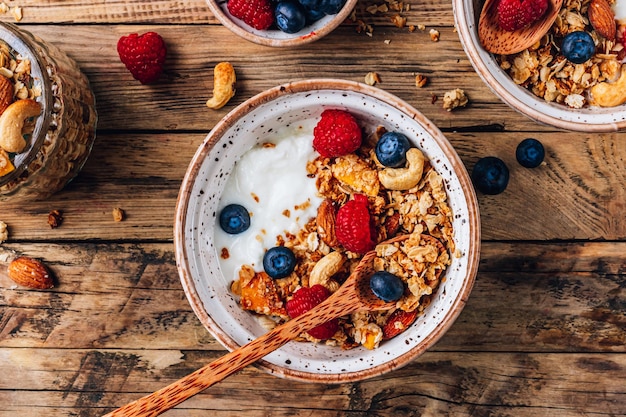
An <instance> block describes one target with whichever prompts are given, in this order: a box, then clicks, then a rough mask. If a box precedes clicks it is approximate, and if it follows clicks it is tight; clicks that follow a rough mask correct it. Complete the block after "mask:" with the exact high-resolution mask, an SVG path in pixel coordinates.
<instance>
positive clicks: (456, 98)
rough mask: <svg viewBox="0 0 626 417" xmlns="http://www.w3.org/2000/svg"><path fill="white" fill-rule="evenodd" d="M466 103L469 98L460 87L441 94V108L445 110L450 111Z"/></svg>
mask: <svg viewBox="0 0 626 417" xmlns="http://www.w3.org/2000/svg"><path fill="white" fill-rule="evenodd" d="M467 103H469V99H468V98H467V96H466V95H465V92H464V91H463V90H461V89H460V88H455V89H454V90H451V91H447V92H446V93H445V94H444V96H443V108H444V109H446V110H447V111H452V110H454V109H456V108H458V107H465V106H466V105H467Z"/></svg>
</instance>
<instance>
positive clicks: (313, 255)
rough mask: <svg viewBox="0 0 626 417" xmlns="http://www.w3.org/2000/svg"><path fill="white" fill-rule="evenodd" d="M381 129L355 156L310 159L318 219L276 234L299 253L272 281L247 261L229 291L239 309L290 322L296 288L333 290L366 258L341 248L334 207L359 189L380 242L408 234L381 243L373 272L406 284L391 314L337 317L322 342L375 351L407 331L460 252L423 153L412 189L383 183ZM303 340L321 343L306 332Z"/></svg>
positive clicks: (437, 179)
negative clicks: (318, 202)
mask: <svg viewBox="0 0 626 417" xmlns="http://www.w3.org/2000/svg"><path fill="white" fill-rule="evenodd" d="M384 131H385V130H384V129H382V128H380V127H379V128H378V129H377V130H376V132H374V133H372V134H371V135H370V136H369V137H368V138H367V139H366V140H365V141H364V143H363V144H362V145H361V147H360V148H359V149H357V150H356V151H355V152H354V153H351V154H348V155H345V156H342V157H337V158H326V157H322V156H319V157H318V158H316V159H314V160H312V161H309V163H308V164H307V172H308V175H309V176H310V177H312V178H315V179H316V187H317V191H318V193H319V195H320V196H321V197H323V198H324V200H323V203H322V204H321V205H320V206H319V208H318V212H317V217H316V218H313V219H311V220H310V221H309V222H308V223H306V225H305V226H304V227H303V228H302V229H301V230H300V231H298V233H296V234H287V235H286V236H278V237H277V242H276V244H277V245H283V246H285V247H288V248H290V249H291V250H292V251H293V252H294V254H295V256H296V259H297V263H296V267H295V270H294V271H293V273H292V274H291V275H289V276H288V277H285V278H280V279H271V278H270V277H269V276H268V275H267V274H266V273H264V272H256V271H254V269H253V268H252V267H251V266H249V265H243V266H242V267H241V270H240V272H239V279H238V280H236V281H234V282H233V284H232V286H231V291H233V292H234V293H235V294H236V295H238V296H239V297H240V305H241V307H242V308H243V309H246V310H249V311H252V312H254V313H257V314H258V315H259V317H260V320H261V322H262V323H263V324H264V325H265V326H266V327H267V328H268V329H269V328H273V327H274V326H276V325H278V324H280V323H282V322H284V321H286V320H289V316H288V314H287V311H286V309H285V305H286V303H287V301H288V300H289V299H290V297H291V296H292V294H293V293H294V292H295V291H296V290H297V289H299V288H300V287H309V286H312V285H314V284H321V285H323V286H325V287H326V288H327V289H328V290H329V291H330V292H334V291H336V290H337V289H338V288H339V287H340V285H341V284H342V283H343V281H344V280H345V279H346V278H347V277H348V275H349V274H350V272H351V271H353V270H354V268H355V267H356V266H357V264H358V262H359V260H360V259H361V257H362V256H361V255H360V254H357V253H353V252H350V251H347V250H346V249H345V248H343V247H342V246H341V245H340V244H339V243H338V241H337V238H336V236H335V233H334V220H335V213H336V209H337V208H338V207H340V206H342V205H343V204H344V203H345V202H347V201H348V200H350V199H351V198H352V196H353V195H354V194H361V195H365V196H367V199H368V205H369V211H370V214H371V216H372V218H373V222H374V225H375V230H376V233H377V238H376V241H377V242H384V241H386V240H388V239H390V238H392V237H394V236H399V235H407V234H408V235H410V237H408V238H407V239H404V240H401V241H400V242H395V243H389V244H388V243H382V244H378V245H377V246H376V249H375V250H376V255H377V256H376V258H375V260H374V269H375V270H376V271H382V270H385V271H388V272H390V273H392V274H395V275H397V276H398V277H400V278H401V279H402V280H403V281H404V283H405V293H404V295H403V297H402V298H401V299H400V300H399V301H397V303H396V307H395V308H394V309H392V310H390V311H385V312H365V311H360V312H356V313H353V314H351V315H350V316H347V317H342V318H340V319H339V323H340V325H339V330H338V331H337V332H336V333H335V335H334V336H333V337H332V338H330V339H328V340H326V341H324V343H326V344H327V345H333V346H340V347H341V348H343V349H350V348H354V347H356V346H359V345H363V346H365V347H366V348H368V349H374V348H376V347H378V345H379V343H380V342H381V341H383V340H385V339H389V338H391V337H394V336H395V335H397V334H399V333H400V332H402V331H403V330H405V329H406V328H407V327H408V326H410V324H411V323H412V322H413V321H414V320H415V318H416V317H417V316H419V315H420V314H421V313H422V312H423V310H424V308H425V307H426V306H427V305H428V304H429V302H430V299H431V297H432V296H433V295H434V294H435V293H436V291H437V288H438V286H439V284H440V282H441V278H442V274H443V273H444V271H445V270H446V269H447V267H448V266H449V265H450V263H451V256H460V254H459V253H458V251H457V249H456V247H455V244H454V240H453V232H454V231H453V227H452V211H451V209H450V207H449V205H448V201H447V194H446V192H445V188H444V180H443V178H442V177H441V175H440V174H439V173H438V172H436V170H435V169H434V168H433V167H432V165H431V164H430V162H429V161H428V159H426V158H423V168H422V169H421V170H420V171H419V178H416V179H415V180H416V181H415V183H414V184H415V185H412V186H411V187H410V188H408V189H389V188H387V187H385V185H383V184H382V183H381V181H380V180H379V174H380V173H381V171H383V170H384V169H388V168H385V167H384V166H382V165H380V163H378V161H377V160H376V156H375V152H374V146H375V143H376V141H377V140H378V138H379V137H380V135H382V134H383V133H384ZM416 151H418V152H420V153H421V151H419V150H417V149H416ZM401 169H403V168H401ZM407 172H408V171H407ZM412 172H413V171H411V173H412ZM300 340H302V341H303V340H308V341H311V342H316V343H317V342H320V340H316V339H314V338H313V337H311V336H310V335H309V334H308V333H303V334H302V335H301V336H300Z"/></svg>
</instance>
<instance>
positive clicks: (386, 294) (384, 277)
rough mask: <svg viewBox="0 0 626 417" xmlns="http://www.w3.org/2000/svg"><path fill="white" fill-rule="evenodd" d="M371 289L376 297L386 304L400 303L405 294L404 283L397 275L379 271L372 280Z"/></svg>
mask: <svg viewBox="0 0 626 417" xmlns="http://www.w3.org/2000/svg"><path fill="white" fill-rule="evenodd" d="M370 288H371V289H372V292H373V293H374V295H375V296H376V297H378V298H380V299H381V300H383V301H386V302H392V301H398V300H399V299H400V297H402V294H404V283H403V282H402V280H401V279H400V278H399V277H397V276H396V275H394V274H392V273H389V272H387V271H378V272H376V273H374V275H372V277H371V278H370Z"/></svg>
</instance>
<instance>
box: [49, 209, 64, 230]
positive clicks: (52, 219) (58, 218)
mask: <svg viewBox="0 0 626 417" xmlns="http://www.w3.org/2000/svg"><path fill="white" fill-rule="evenodd" d="M62 223H63V212H62V211H61V210H52V211H51V212H50V213H48V225H49V226H50V228H51V229H56V228H57V227H59V226H61V224H62Z"/></svg>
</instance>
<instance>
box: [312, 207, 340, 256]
mask: <svg viewBox="0 0 626 417" xmlns="http://www.w3.org/2000/svg"><path fill="white" fill-rule="evenodd" d="M335 216H336V214H335V207H334V206H333V202H332V201H331V200H329V199H326V200H324V201H322V204H320V206H319V207H318V209H317V218H316V222H317V234H318V236H319V237H320V239H322V241H323V242H324V243H326V244H327V245H328V246H330V247H331V248H333V247H336V246H338V245H339V241H338V240H337V236H336V235H335Z"/></svg>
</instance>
